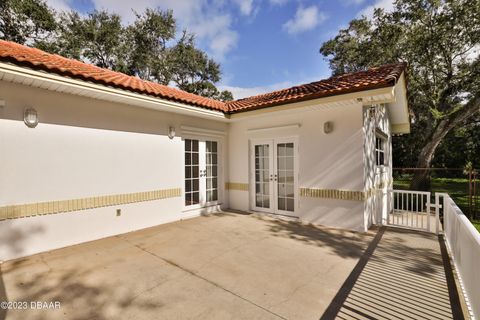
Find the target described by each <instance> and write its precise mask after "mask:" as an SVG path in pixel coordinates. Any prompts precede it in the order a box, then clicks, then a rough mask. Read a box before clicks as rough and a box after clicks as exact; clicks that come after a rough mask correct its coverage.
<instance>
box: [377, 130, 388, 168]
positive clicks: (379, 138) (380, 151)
mask: <svg viewBox="0 0 480 320" xmlns="http://www.w3.org/2000/svg"><path fill="white" fill-rule="evenodd" d="M377 141H380V142H381V148H378V145H377ZM387 141H388V139H387V138H386V137H385V136H383V135H382V134H375V142H374V144H375V146H374V152H375V167H376V168H380V169H382V168H385V167H386V166H387V165H386V163H387V160H388V159H387V156H386V154H387V152H386V151H387V150H386V144H387ZM380 154H383V161H382V163H380V161H379V160H380Z"/></svg>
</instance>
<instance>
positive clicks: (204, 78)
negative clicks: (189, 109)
mask: <svg viewBox="0 0 480 320" xmlns="http://www.w3.org/2000/svg"><path fill="white" fill-rule="evenodd" d="M169 65H170V68H171V69H170V74H171V76H172V77H171V81H172V82H174V83H175V85H176V86H177V87H178V88H180V89H182V90H185V91H188V92H193V93H195V94H198V95H202V96H205V97H210V98H215V99H219V100H223V101H228V100H232V99H233V97H232V95H231V93H230V92H228V91H226V92H225V91H224V92H219V90H218V89H217V88H216V86H215V83H216V82H218V81H220V76H221V73H220V65H219V64H218V63H216V62H215V61H214V60H213V59H210V58H209V57H208V56H207V54H206V53H205V52H203V51H201V50H199V49H198V48H196V47H195V37H194V36H193V35H191V34H188V33H187V32H186V31H184V32H183V35H182V37H181V38H180V39H179V41H178V42H177V44H176V45H175V46H174V47H172V48H171V50H170V51H169Z"/></svg>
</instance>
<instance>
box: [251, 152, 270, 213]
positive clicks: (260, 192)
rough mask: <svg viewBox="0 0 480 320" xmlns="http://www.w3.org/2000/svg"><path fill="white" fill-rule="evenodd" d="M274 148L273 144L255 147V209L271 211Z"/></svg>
mask: <svg viewBox="0 0 480 320" xmlns="http://www.w3.org/2000/svg"><path fill="white" fill-rule="evenodd" d="M272 154H273V148H272V144H271V143H265V144H256V145H255V146H254V163H255V199H254V201H255V208H256V209H258V210H261V211H271V208H272V207H273V206H272V194H273V190H272V181H273V174H272V172H273V168H272V167H273V166H272V159H273V157H272Z"/></svg>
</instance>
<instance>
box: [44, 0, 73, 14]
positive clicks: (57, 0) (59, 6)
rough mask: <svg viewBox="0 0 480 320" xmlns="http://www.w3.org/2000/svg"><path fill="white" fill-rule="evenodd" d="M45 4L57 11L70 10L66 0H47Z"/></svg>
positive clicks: (68, 2)
mask: <svg viewBox="0 0 480 320" xmlns="http://www.w3.org/2000/svg"><path fill="white" fill-rule="evenodd" d="M47 4H48V6H49V7H50V8H53V9H55V10H56V11H57V12H60V11H70V10H71V7H70V1H68V0H47Z"/></svg>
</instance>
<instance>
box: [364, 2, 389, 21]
mask: <svg viewBox="0 0 480 320" xmlns="http://www.w3.org/2000/svg"><path fill="white" fill-rule="evenodd" d="M393 1H394V0H376V1H375V3H374V4H372V5H370V6H367V7H365V8H363V9H362V10H361V11H360V12H359V13H358V16H359V17H361V16H365V17H367V18H371V17H373V12H374V11H375V8H382V9H384V10H385V11H387V12H391V11H393Z"/></svg>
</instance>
